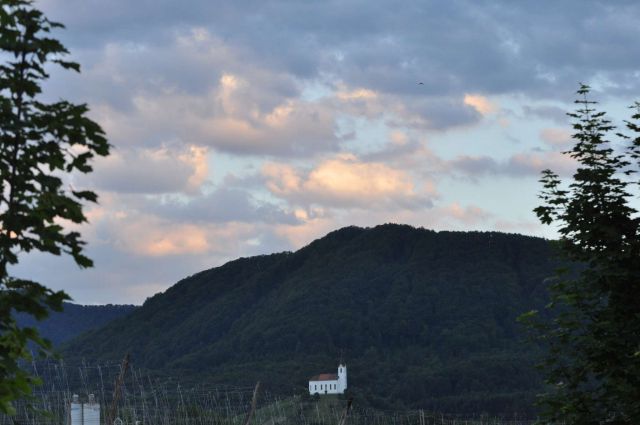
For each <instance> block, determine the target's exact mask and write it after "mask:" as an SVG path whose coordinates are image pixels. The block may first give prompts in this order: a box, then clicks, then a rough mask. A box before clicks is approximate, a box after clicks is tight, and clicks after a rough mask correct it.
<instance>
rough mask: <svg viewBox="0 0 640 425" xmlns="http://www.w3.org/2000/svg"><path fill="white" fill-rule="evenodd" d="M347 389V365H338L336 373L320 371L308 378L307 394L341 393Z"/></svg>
mask: <svg viewBox="0 0 640 425" xmlns="http://www.w3.org/2000/svg"><path fill="white" fill-rule="evenodd" d="M346 389H347V366H345V365H343V364H340V365H338V373H337V374H335V373H321V374H320V375H316V376H314V377H313V378H311V379H309V394H312V395H313V394H343V393H344V391H345V390H346Z"/></svg>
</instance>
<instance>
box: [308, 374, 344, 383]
mask: <svg viewBox="0 0 640 425" xmlns="http://www.w3.org/2000/svg"><path fill="white" fill-rule="evenodd" d="M337 380H338V375H336V374H335V373H321V374H320V375H316V376H314V377H312V378H311V379H309V381H337Z"/></svg>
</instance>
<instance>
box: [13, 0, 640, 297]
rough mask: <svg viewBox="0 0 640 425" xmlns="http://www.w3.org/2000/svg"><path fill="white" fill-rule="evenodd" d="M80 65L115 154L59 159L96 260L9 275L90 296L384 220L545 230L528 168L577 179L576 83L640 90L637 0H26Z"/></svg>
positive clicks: (621, 99) (612, 98) (610, 91)
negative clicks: (83, 193)
mask: <svg viewBox="0 0 640 425" xmlns="http://www.w3.org/2000/svg"><path fill="white" fill-rule="evenodd" d="M35 5H36V7H38V8H40V9H42V10H43V11H44V12H45V13H46V14H47V16H48V17H49V18H50V19H52V20H55V21H60V22H62V23H64V24H65V25H66V29H65V30H61V31H58V32H56V33H55V36H56V37H57V38H59V39H60V40H62V41H63V43H64V44H65V45H66V46H67V48H68V49H69V51H70V58H71V59H73V60H75V61H77V62H79V63H80V64H81V66H82V72H81V73H80V74H75V73H71V72H68V71H61V70H58V69H55V68H53V67H52V68H51V69H50V72H51V79H50V80H49V81H47V83H46V84H45V86H44V94H43V96H44V99H45V100H50V101H55V100H59V99H68V100H70V101H73V102H81V103H87V104H88V105H89V107H90V110H91V111H90V116H91V117H92V118H93V119H94V120H96V121H97V122H98V123H99V124H100V125H101V126H102V127H103V128H104V130H105V131H106V133H107V136H108V139H109V141H110V143H111V144H112V146H113V148H112V153H111V155H110V156H108V157H106V158H100V159H99V160H97V161H95V164H94V172H93V173H91V174H87V175H74V176H71V177H70V181H69V184H72V185H73V187H75V188H86V189H93V190H95V191H96V192H97V193H98V194H99V203H98V204H97V205H88V206H87V207H86V215H87V217H88V220H89V222H88V223H87V224H85V225H83V226H81V227H80V231H81V232H82V234H83V236H84V239H85V240H86V241H87V249H86V252H87V254H88V255H89V256H90V257H91V258H92V259H93V260H94V262H95V266H94V268H92V269H89V270H80V269H79V268H78V267H77V266H76V265H75V264H74V263H73V261H72V260H71V259H70V258H65V257H52V256H47V255H43V254H29V255H25V256H22V257H21V263H20V265H19V266H18V267H17V268H16V269H15V270H14V273H15V274H16V275H19V276H21V277H29V278H32V279H35V280H37V281H39V282H42V283H43V284H45V285H47V286H49V287H52V288H54V289H63V290H65V291H66V292H67V293H69V294H70V295H71V297H72V298H73V299H74V301H75V302H78V303H83V304H106V303H127V304H141V303H142V302H144V300H145V299H146V298H147V297H150V296H152V295H153V294H155V293H157V292H160V291H163V290H165V289H166V288H168V287H169V286H171V285H172V284H174V283H175V282H177V281H178V280H180V279H182V278H184V277H187V276H189V275H192V274H194V273H196V272H199V271H201V270H204V269H208V268H211V267H215V266H219V265H222V264H224V263H225V262H227V261H230V260H233V259H235V258H238V257H247V256H253V255H259V254H268V253H272V252H280V251H294V250H297V249H298V248H300V247H302V246H304V245H307V244H308V243H310V242H311V241H313V240H314V239H317V238H319V237H322V236H323V235H325V234H326V233H328V232H330V231H332V230H335V229H338V228H341V227H344V226H348V225H357V226H375V225H377V224H382V223H388V222H394V223H408V224H411V225H414V226H419V227H425V228H429V229H436V230H481V231H503V232H513V233H523V234H528V235H536V236H543V237H549V238H552V237H554V236H555V230H554V229H553V228H552V227H545V226H542V225H540V224H539V222H538V220H537V219H536V216H535V214H534V213H533V212H532V210H533V208H535V207H536V206H537V205H538V203H539V201H538V199H537V195H538V193H539V191H540V184H539V183H538V179H539V177H540V171H541V170H543V169H545V168H551V169H553V170H554V171H556V172H557V173H558V174H560V175H561V176H563V177H565V178H567V177H569V176H571V173H572V171H573V170H574V168H575V164H574V163H573V162H572V160H571V159H570V158H568V157H567V156H566V155H563V154H562V151H563V150H566V149H567V148H568V147H569V146H571V121H570V119H568V117H567V116H566V112H568V111H572V110H573V109H574V104H573V100H574V98H575V92H576V90H577V89H578V84H579V83H580V82H584V83H588V84H590V85H591V86H592V88H593V92H592V96H593V98H594V99H595V100H598V101H599V102H600V107H601V108H602V109H604V110H606V111H608V112H609V113H610V114H611V119H612V120H613V121H614V123H616V124H621V123H622V120H623V119H625V118H627V115H628V112H627V109H626V108H627V106H629V105H631V104H632V103H633V101H634V100H636V99H635V98H634V96H635V95H637V93H638V88H639V85H640V84H639V81H640V80H639V77H640V43H638V40H639V39H640V26H639V25H638V22H639V20H640V3H638V2H637V1H624V0H618V1H615V2H612V1H592V0H575V1H574V0H567V1H547V0H541V1H535V2H533V1H527V2H524V1H523V2H517V1H512V0H504V1H498V0H494V1H489V0H486V1H485V0H468V1H459V0H446V1H445V0H438V1H433V0H431V1H430V0H403V1H402V2H397V1H382V0H366V1H359V0H358V1H356V0H339V1H337V0H328V1H303V0H299V1H291V0H259V1H256V0H237V1H211V0H191V1H189V2H184V1H183V2H178V1H175V0H174V1H169V0H138V1H131V0H109V1H104V0H39V1H36V2H35Z"/></svg>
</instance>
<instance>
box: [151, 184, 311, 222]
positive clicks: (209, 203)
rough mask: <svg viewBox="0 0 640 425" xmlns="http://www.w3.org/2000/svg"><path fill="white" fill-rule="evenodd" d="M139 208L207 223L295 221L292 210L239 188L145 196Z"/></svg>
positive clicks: (160, 215) (178, 218) (185, 220)
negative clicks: (190, 194)
mask: <svg viewBox="0 0 640 425" xmlns="http://www.w3.org/2000/svg"><path fill="white" fill-rule="evenodd" d="M139 208H140V209H142V210H144V211H146V212H147V213H150V214H155V215H157V216H158V217H162V218H165V219H169V220H171V221H172V222H180V223H192V224H197V225H201V224H210V223H228V222H242V223H272V224H274V223H287V224H295V223H297V222H298V219H297V217H296V214H295V212H289V211H286V210H285V209H284V208H282V207H281V206H279V205H277V204H275V203H272V202H268V201H264V200H263V201H260V200H258V199H256V197H255V196H253V195H252V194H251V193H250V192H249V191H247V190H243V189H234V188H225V187H218V188H216V189H215V190H214V191H212V192H210V193H208V194H205V195H200V196H197V197H191V198H189V199H187V200H185V199H182V198H177V197H173V198H166V197H165V198H163V199H146V200H145V201H144V202H143V203H141V205H139Z"/></svg>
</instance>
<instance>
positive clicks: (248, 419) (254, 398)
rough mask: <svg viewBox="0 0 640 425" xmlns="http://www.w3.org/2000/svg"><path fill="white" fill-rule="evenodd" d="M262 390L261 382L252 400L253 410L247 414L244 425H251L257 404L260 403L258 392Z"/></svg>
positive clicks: (258, 383)
mask: <svg viewBox="0 0 640 425" xmlns="http://www.w3.org/2000/svg"><path fill="white" fill-rule="evenodd" d="M259 389H260V381H258V382H257V383H256V387H255V389H254V390H253V397H252V398H251V409H249V413H248V414H247V419H245V421H244V425H249V423H250V422H251V419H252V418H253V414H254V413H255V412H256V403H257V401H258V390H259Z"/></svg>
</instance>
